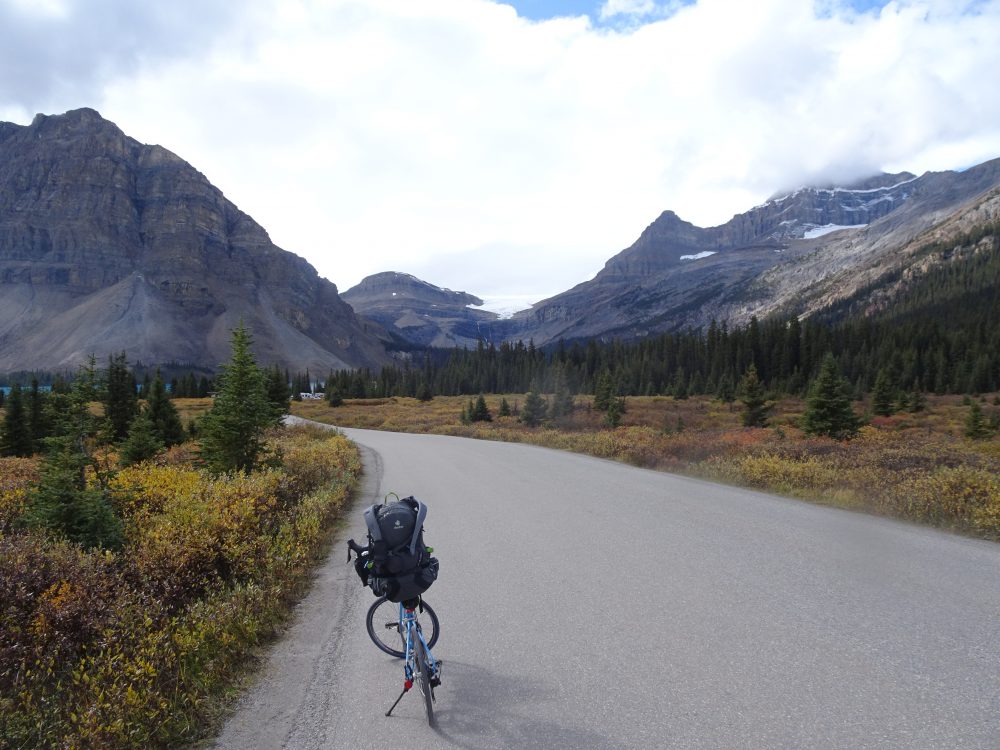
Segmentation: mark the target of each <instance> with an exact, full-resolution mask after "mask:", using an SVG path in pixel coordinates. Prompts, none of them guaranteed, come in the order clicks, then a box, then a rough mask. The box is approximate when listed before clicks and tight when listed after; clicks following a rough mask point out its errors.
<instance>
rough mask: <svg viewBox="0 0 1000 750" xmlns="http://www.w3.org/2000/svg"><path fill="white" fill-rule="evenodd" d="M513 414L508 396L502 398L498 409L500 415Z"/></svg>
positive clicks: (507, 415)
mask: <svg viewBox="0 0 1000 750" xmlns="http://www.w3.org/2000/svg"><path fill="white" fill-rule="evenodd" d="M510 415H511V410H510V404H508V403H507V399H506V398H502V399H500V409H499V411H497V416H498V417H509V416H510Z"/></svg>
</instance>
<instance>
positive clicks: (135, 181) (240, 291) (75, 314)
mask: <svg viewBox="0 0 1000 750" xmlns="http://www.w3.org/2000/svg"><path fill="white" fill-rule="evenodd" d="M241 320H243V321H244V322H245V324H246V325H247V326H248V327H249V328H251V329H252V331H253V333H254V337H255V350H256V354H257V357H258V360H259V361H260V362H261V363H262V364H264V363H271V362H275V363H279V364H281V365H283V366H286V367H290V368H293V369H305V368H306V367H308V368H310V370H312V371H313V372H325V371H327V370H328V369H331V368H340V367H345V366H353V367H357V366H372V365H377V364H380V363H383V362H386V361H388V359H389V357H388V355H387V354H386V351H385V346H384V341H383V339H382V338H380V335H381V336H384V332H380V330H379V327H378V326H377V325H373V324H370V323H367V322H366V321H363V320H361V319H359V318H358V317H357V316H356V315H355V313H354V311H353V310H352V309H351V308H350V306H348V305H347V304H346V303H345V302H344V301H343V300H342V299H340V296H339V295H338V293H337V288H336V286H334V284H332V283H331V282H329V281H327V280H326V279H323V278H320V277H319V275H318V274H317V273H316V271H315V269H314V268H313V267H312V266H311V265H309V263H308V262H306V261H305V260H304V259H302V258H300V257H298V256H296V255H293V254H292V253H288V252H286V251H284V250H282V249H280V248H278V247H276V246H275V245H274V244H273V243H272V242H271V240H270V238H269V237H268V235H267V233H266V232H265V231H264V229H263V228H261V227H260V226H259V225H258V224H257V223H256V222H254V220H253V219H251V218H250V217H249V216H247V215H246V214H244V213H243V212H241V211H240V210H239V209H238V208H237V207H236V206H234V205H233V204H232V203H231V202H230V201H228V200H227V199H226V198H225V196H224V195H223V194H222V193H221V192H220V191H219V190H218V189H217V188H215V187H214V186H213V185H212V184H211V183H209V181H208V180H207V179H206V177H205V176H204V175H202V174H201V173H200V172H198V171H197V170H196V169H194V168H193V167H192V166H191V165H190V164H188V163H187V162H185V161H184V160H183V159H181V158H179V157H178V156H176V155H174V154H172V153H171V152H170V151H168V150H166V149H165V148H162V147H160V146H148V145H143V144H141V143H139V142H137V141H135V140H134V139H132V138H129V137H128V136H126V135H125V134H124V133H122V131H121V130H119V129H118V127H116V126H115V125H114V124H113V123H111V122H108V121H107V120H105V119H103V118H102V117H101V116H100V115H99V114H98V113H97V112H95V111H93V110H90V109H81V110H75V111H72V112H67V113H66V114H64V115H58V116H44V115H39V116H37V117H36V118H35V120H34V122H32V124H31V125H29V126H18V125H13V124H11V123H0V371H5V370H16V369H34V368H41V369H60V368H72V367H74V366H75V365H76V364H77V363H79V362H80V361H81V360H82V359H83V358H84V357H86V356H87V355H89V354H91V353H93V354H96V355H97V357H98V359H99V360H101V359H103V358H104V357H106V355H108V354H110V353H116V352H119V351H125V352H126V353H127V355H128V357H129V359H130V360H131V361H132V362H137V361H141V362H143V363H145V364H147V365H153V364H160V363H168V362H174V363H181V364H191V365H199V366H206V367H215V366H217V365H218V364H219V363H220V362H224V361H226V360H227V359H228V356H229V333H230V331H231V329H232V328H234V327H235V326H236V325H237V324H238V323H239V322H240V321H241Z"/></svg>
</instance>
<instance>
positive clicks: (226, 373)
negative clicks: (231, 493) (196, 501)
mask: <svg viewBox="0 0 1000 750" xmlns="http://www.w3.org/2000/svg"><path fill="white" fill-rule="evenodd" d="M252 345H253V336H252V335H251V334H250V331H249V330H247V328H246V327H245V326H244V325H243V323H242V322H241V323H240V325H239V326H238V327H237V328H236V329H235V330H234V331H233V337H232V358H231V359H230V361H229V363H228V364H226V365H223V366H222V374H221V375H220V376H219V383H218V391H217V393H216V396H215V402H214V403H213V404H212V408H211V409H210V410H209V411H208V413H207V414H205V416H204V417H202V420H201V441H200V442H201V447H200V454H201V458H202V461H204V462H205V465H206V466H207V467H208V469H209V470H210V471H212V472H213V473H216V474H224V473H227V472H234V471H241V472H250V471H253V469H254V468H255V467H256V466H257V465H258V464H259V462H260V461H261V459H262V457H263V455H264V453H265V452H266V445H265V443H264V432H265V431H266V430H267V429H268V428H269V427H273V426H276V425H277V424H278V423H279V419H278V418H277V417H276V416H275V414H274V410H273V409H272V408H271V404H270V402H269V401H268V400H267V390H266V388H265V384H264V374H263V373H262V372H261V370H260V368H259V367H257V363H256V361H255V360H254V356H253V352H252V351H251V347H252Z"/></svg>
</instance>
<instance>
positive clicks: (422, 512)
mask: <svg viewBox="0 0 1000 750" xmlns="http://www.w3.org/2000/svg"><path fill="white" fill-rule="evenodd" d="M403 502H404V503H406V504H407V505H409V506H410V507H411V508H413V509H414V510H415V511H416V512H417V520H416V523H414V524H413V536H412V537H411V538H410V554H411V555H415V554H417V539H419V538H420V532H421V531H423V528H424V519H425V518H427V506H426V505H424V504H423V503H422V502H420V501H419V500H417V498H415V497H413V496H412V495H410V497H404V498H403Z"/></svg>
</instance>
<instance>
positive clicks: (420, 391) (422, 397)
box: [417, 380, 434, 402]
mask: <svg viewBox="0 0 1000 750" xmlns="http://www.w3.org/2000/svg"><path fill="white" fill-rule="evenodd" d="M433 398H434V394H433V393H432V392H431V387H430V386H429V385H428V384H427V381H426V380H421V381H420V385H419V386H417V401H424V402H426V401H430V400H432V399H433Z"/></svg>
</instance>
